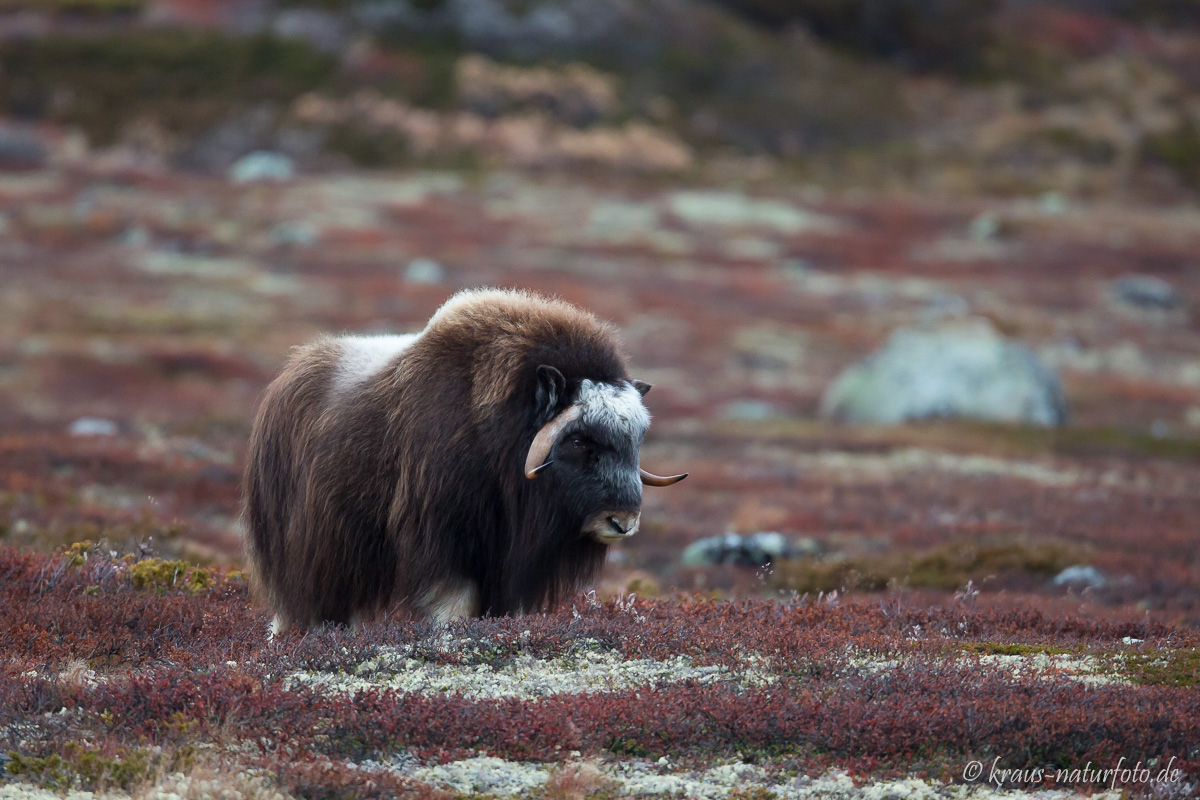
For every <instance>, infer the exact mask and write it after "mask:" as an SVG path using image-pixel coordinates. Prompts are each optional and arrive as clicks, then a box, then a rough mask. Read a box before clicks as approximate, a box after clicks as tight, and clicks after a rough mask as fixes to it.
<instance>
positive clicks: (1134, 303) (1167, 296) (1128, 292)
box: [1108, 275, 1187, 311]
mask: <svg viewBox="0 0 1200 800" xmlns="http://www.w3.org/2000/svg"><path fill="white" fill-rule="evenodd" d="M1108 294H1109V297H1110V298H1111V299H1112V300H1113V302H1115V303H1117V304H1118V305H1123V306H1128V307H1132V308H1136V309H1141V310H1148V311H1174V310H1176V309H1180V308H1183V307H1184V306H1185V305H1187V302H1186V301H1185V300H1184V298H1183V296H1182V295H1181V294H1179V292H1178V291H1176V290H1175V287H1174V286H1172V285H1171V284H1169V283H1167V282H1166V281H1164V280H1163V279H1162V278H1156V277H1154V276H1153V275H1125V276H1123V277H1120V278H1117V279H1116V280H1114V281H1113V282H1112V283H1110V284H1109V286H1108Z"/></svg>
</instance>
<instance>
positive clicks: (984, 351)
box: [821, 318, 1067, 427]
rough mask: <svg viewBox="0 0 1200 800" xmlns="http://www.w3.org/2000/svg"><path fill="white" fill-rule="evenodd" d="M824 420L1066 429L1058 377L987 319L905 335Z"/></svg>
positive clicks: (866, 365)
mask: <svg viewBox="0 0 1200 800" xmlns="http://www.w3.org/2000/svg"><path fill="white" fill-rule="evenodd" d="M821 413H822V416H825V417H827V418H830V419H835V420H839V421H842V422H850V423H876V424H898V423H902V422H905V421H909V420H926V419H941V418H961V419H973V420H986V421H995V422H1010V423H1026V424H1031V425H1039V426H1044V427H1054V426H1058V425H1062V424H1063V423H1064V422H1066V418H1067V405H1066V400H1065V399H1064V397H1063V392H1062V387H1061V385H1060V383H1059V379H1058V374H1057V373H1056V372H1055V371H1054V370H1053V369H1052V368H1051V367H1049V366H1047V365H1046V364H1045V363H1044V362H1043V361H1042V360H1041V359H1039V358H1038V357H1037V356H1036V355H1035V354H1034V353H1033V351H1032V350H1030V349H1029V348H1027V347H1025V346H1024V345H1022V344H1019V343H1017V342H1013V341H1010V340H1009V339H1006V338H1005V337H1004V336H1002V335H1001V334H1000V333H999V332H998V331H997V330H996V329H995V328H994V327H993V326H992V324H991V323H990V322H988V321H987V320H985V319H979V318H967V319H964V320H957V321H954V322H950V323H945V324H941V325H937V326H934V327H927V328H902V329H900V330H897V331H896V332H894V333H893V334H892V335H891V337H890V338H889V339H888V341H887V343H886V344H885V345H884V346H883V347H882V348H881V349H880V350H878V351H876V352H875V353H873V354H871V355H870V356H868V357H867V358H865V359H863V360H862V361H860V362H859V363H857V364H854V365H852V366H851V367H849V368H848V369H847V370H846V371H845V372H843V373H842V374H841V375H840V376H839V377H838V378H837V380H836V381H835V382H834V383H833V385H832V386H830V388H829V389H828V390H827V391H826V392H825V395H824V397H822V399H821Z"/></svg>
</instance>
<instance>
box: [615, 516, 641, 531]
mask: <svg viewBox="0 0 1200 800" xmlns="http://www.w3.org/2000/svg"><path fill="white" fill-rule="evenodd" d="M641 516H642V515H641V514H614V515H613V516H611V517H609V518H608V524H609V525H611V526H612V528H613V531H614V532H615V533H618V534H620V535H621V536H624V535H626V534H628V533H629V532H630V531H632V530H633V529H634V528H636V527H637V524H638V519H639V518H640V517H641Z"/></svg>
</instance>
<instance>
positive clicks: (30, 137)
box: [0, 125, 47, 169]
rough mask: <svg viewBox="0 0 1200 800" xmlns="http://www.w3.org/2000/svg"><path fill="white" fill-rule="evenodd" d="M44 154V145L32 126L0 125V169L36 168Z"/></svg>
mask: <svg viewBox="0 0 1200 800" xmlns="http://www.w3.org/2000/svg"><path fill="white" fill-rule="evenodd" d="M46 156H47V150H46V145H45V143H43V142H42V141H41V139H39V138H38V136H37V134H36V132H35V131H34V130H33V129H32V128H25V127H21V126H11V125H3V126H0V169H38V168H40V167H42V166H44V165H45V163H46Z"/></svg>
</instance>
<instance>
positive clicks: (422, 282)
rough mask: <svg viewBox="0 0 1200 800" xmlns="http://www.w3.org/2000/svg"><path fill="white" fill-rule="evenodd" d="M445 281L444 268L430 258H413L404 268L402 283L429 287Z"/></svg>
mask: <svg viewBox="0 0 1200 800" xmlns="http://www.w3.org/2000/svg"><path fill="white" fill-rule="evenodd" d="M444 280H446V268H445V267H443V266H442V265H441V264H439V263H438V262H436V261H434V260H433V259H432V258H414V259H413V260H412V261H410V262H408V266H407V267H405V268H404V282H405V283H412V284H416V285H419V286H431V285H434V284H438V283H441V282H442V281H444Z"/></svg>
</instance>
